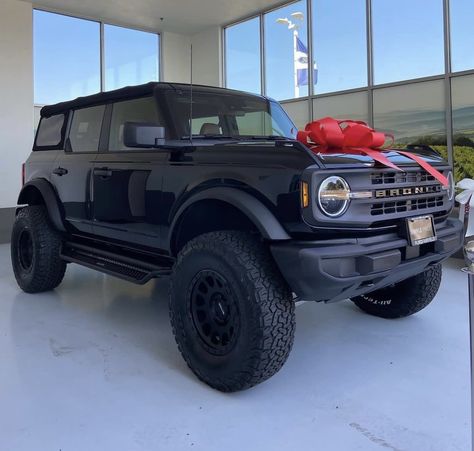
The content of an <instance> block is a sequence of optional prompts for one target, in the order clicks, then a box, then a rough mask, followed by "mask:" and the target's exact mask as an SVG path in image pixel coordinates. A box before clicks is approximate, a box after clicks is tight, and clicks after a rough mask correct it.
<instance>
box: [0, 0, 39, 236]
mask: <svg viewBox="0 0 474 451" xmlns="http://www.w3.org/2000/svg"><path fill="white" fill-rule="evenodd" d="M0 33H1V37H2V38H1V39H0V60H1V61H2V64H1V67H2V69H1V70H0V98H1V99H2V108H1V109H0V136H1V139H0V157H1V160H0V242H2V241H5V234H6V232H8V230H9V229H10V225H11V221H12V219H13V208H12V207H14V206H15V205H16V199H17V196H18V193H19V191H20V187H21V164H22V163H23V162H24V161H25V159H26V158H27V157H28V154H29V152H30V151H31V146H32V142H33V108H32V106H33V58H32V54H33V43H32V6H31V4H30V3H26V2H19V1H17V0H2V1H1V2H0Z"/></svg>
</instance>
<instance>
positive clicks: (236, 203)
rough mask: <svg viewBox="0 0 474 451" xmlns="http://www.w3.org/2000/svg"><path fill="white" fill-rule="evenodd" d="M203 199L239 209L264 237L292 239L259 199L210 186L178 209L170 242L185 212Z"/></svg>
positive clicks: (275, 239)
mask: <svg viewBox="0 0 474 451" xmlns="http://www.w3.org/2000/svg"><path fill="white" fill-rule="evenodd" d="M201 200H220V201H223V202H226V203H228V204H230V205H232V206H233V207H236V208H237V209H239V210H240V211H241V212H242V213H243V214H245V215H246V216H247V217H248V218H249V220H250V221H251V222H252V223H253V224H254V225H255V227H257V229H258V230H259V232H260V233H261V234H262V236H263V238H265V239H267V240H273V241H277V240H290V239H291V237H290V236H289V235H288V233H287V232H286V230H285V229H284V228H283V226H282V225H281V224H280V222H279V221H278V219H277V218H276V217H275V215H274V214H273V213H272V212H271V211H270V210H269V209H268V208H267V207H266V206H265V205H264V204H263V203H262V202H260V201H259V200H258V199H256V198H255V197H253V196H251V195H250V194H248V193H246V192H245V191H242V190H239V189H235V188H227V187H224V188H217V187H215V188H209V189H206V190H203V191H200V192H199V193H197V194H195V195H193V196H191V197H190V198H189V199H187V200H186V201H185V202H184V203H183V204H182V205H181V206H180V207H179V209H178V211H177V212H176V214H175V215H174V218H173V220H172V222H171V226H170V231H169V236H168V238H169V243H171V241H172V239H173V236H174V233H175V229H176V225H177V224H178V222H179V220H180V219H181V218H182V216H183V214H184V212H185V211H186V210H187V209H188V207H190V206H191V205H193V204H195V203H196V202H199V201H201Z"/></svg>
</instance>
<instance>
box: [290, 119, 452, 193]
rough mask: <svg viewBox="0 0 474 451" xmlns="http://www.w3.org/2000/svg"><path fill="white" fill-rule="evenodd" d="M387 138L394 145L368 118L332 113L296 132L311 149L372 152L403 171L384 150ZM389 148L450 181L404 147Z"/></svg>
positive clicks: (446, 184) (371, 153) (443, 183)
mask: <svg viewBox="0 0 474 451" xmlns="http://www.w3.org/2000/svg"><path fill="white" fill-rule="evenodd" d="M387 138H390V139H391V140H392V142H391V143H390V145H393V142H394V138H393V136H392V135H386V134H385V133H382V132H377V131H375V130H374V129H373V128H370V127H369V126H368V125H367V124H366V123H365V122H362V121H352V120H337V119H333V118H331V117H325V118H323V119H319V120H317V121H313V122H309V123H308V124H306V127H305V128H304V130H300V131H298V135H297V140H298V141H300V142H301V143H303V144H304V145H306V146H308V147H309V148H310V149H311V150H312V151H315V152H328V151H330V152H334V151H337V152H342V153H354V152H358V153H362V154H365V155H367V156H369V157H370V158H372V159H373V160H374V161H377V162H378V163H380V164H382V165H384V166H386V167H389V168H392V169H394V170H396V171H401V172H403V169H400V168H399V167H398V166H397V165H395V164H394V163H393V162H391V161H390V160H389V159H388V158H387V157H386V156H385V155H384V154H383V153H382V152H383V151H384V150H387V149H386V148H384V144H385V142H386V141H387ZM390 150H391V151H393V152H397V153H399V154H400V155H404V156H405V157H408V158H410V159H411V160H413V161H415V162H416V163H417V164H418V165H419V166H421V167H422V168H423V169H424V170H425V171H426V172H428V174H430V175H431V176H433V177H434V178H435V179H436V180H438V181H439V182H440V183H441V184H442V185H443V186H448V185H449V182H448V179H447V178H446V177H445V176H444V175H443V174H441V172H439V171H438V170H437V169H435V168H434V167H433V166H431V165H430V164H429V163H428V162H427V161H426V160H424V159H423V158H421V157H419V156H417V155H414V154H412V153H410V152H406V151H404V150H398V149H390Z"/></svg>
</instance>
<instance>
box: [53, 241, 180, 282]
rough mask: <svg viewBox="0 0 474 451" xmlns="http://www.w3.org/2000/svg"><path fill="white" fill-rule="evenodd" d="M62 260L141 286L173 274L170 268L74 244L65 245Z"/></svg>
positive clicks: (67, 243)
mask: <svg viewBox="0 0 474 451" xmlns="http://www.w3.org/2000/svg"><path fill="white" fill-rule="evenodd" d="M61 258H62V259H63V260H65V261H67V262H70V263H77V264H79V265H82V266H86V267H87V268H91V269H95V270H97V271H100V272H103V273H105V274H110V275H112V276H115V277H118V278H120V279H124V280H127V281H129V282H133V283H136V284H139V285H143V284H145V283H146V282H148V281H149V280H150V279H153V278H156V277H160V276H165V275H169V274H170V273H171V267H170V266H159V265H156V264H154V263H151V262H148V261H144V260H140V259H137V258H133V257H128V256H125V255H121V254H119V253H116V252H113V251H110V250H105V249H99V248H96V247H92V246H88V245H85V244H79V243H73V242H66V243H64V244H63V248H62V251H61Z"/></svg>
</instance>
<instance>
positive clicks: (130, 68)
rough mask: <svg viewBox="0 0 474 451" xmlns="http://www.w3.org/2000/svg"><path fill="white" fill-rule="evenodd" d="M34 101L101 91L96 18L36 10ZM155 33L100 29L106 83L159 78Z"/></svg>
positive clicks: (114, 85)
mask: <svg viewBox="0 0 474 451" xmlns="http://www.w3.org/2000/svg"><path fill="white" fill-rule="evenodd" d="M33 46H34V74H35V77H34V80H35V103H36V104H40V105H41V104H48V103H55V102H59V101H63V100H69V99H72V98H75V97H78V96H83V95H88V94H92V93H95V92H98V91H100V25H99V23H98V22H93V21H89V20H82V19H77V18H73V17H68V16H63V15H59V14H52V13H47V12H43V11H37V10H35V11H34V26H33ZM158 47H159V45H158V35H156V34H154V33H146V32H142V31H136V30H130V29H126V28H122V27H116V26H112V25H105V27H104V55H105V86H106V89H114V88H118V87H122V86H126V85H130V84H138V83H145V82H148V81H152V80H157V78H158Z"/></svg>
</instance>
